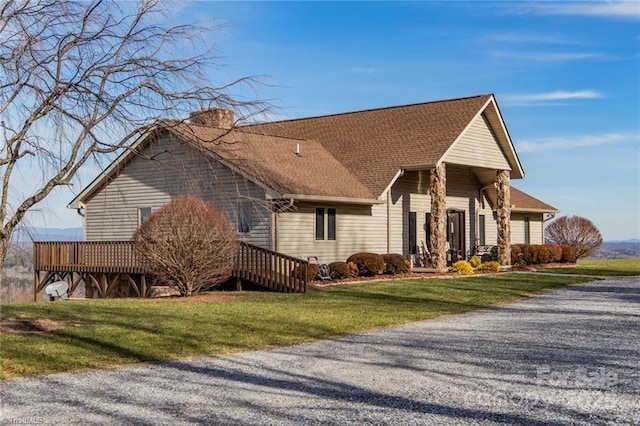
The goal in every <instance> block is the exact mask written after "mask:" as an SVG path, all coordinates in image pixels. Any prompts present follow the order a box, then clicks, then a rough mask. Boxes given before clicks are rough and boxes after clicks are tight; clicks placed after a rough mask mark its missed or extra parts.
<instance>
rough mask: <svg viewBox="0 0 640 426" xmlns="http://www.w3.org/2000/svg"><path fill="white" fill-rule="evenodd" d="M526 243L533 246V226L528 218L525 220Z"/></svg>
mask: <svg viewBox="0 0 640 426" xmlns="http://www.w3.org/2000/svg"><path fill="white" fill-rule="evenodd" d="M524 243H525V244H531V224H530V223H529V218H528V217H525V218H524Z"/></svg>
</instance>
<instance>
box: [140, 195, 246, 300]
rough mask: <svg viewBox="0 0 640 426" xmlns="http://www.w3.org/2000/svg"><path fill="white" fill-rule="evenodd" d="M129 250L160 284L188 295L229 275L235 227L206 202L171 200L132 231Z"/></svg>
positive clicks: (235, 243) (235, 250)
mask: <svg viewBox="0 0 640 426" xmlns="http://www.w3.org/2000/svg"><path fill="white" fill-rule="evenodd" d="M133 239H134V241H135V250H136V253H137V254H138V256H139V257H140V259H141V260H142V261H144V262H145V263H146V265H147V269H148V271H149V272H150V273H151V274H153V275H154V276H155V277H156V278H157V279H158V280H159V281H160V282H162V283H164V284H166V285H168V286H169V287H171V288H173V289H175V290H177V291H179V292H180V295H181V296H191V295H192V294H195V293H198V292H199V291H201V290H205V289H208V288H211V287H213V286H216V285H219V284H221V283H223V282H224V281H225V280H227V279H228V278H229V277H231V271H232V267H233V263H234V261H235V258H236V255H237V253H238V240H237V234H236V230H235V227H234V226H233V225H231V223H230V222H229V220H228V219H227V218H226V216H225V215H224V214H222V213H221V212H220V211H219V210H217V209H216V208H215V207H214V206H212V205H211V204H209V203H206V202H204V201H202V200H201V199H199V198H196V197H191V196H182V197H176V198H174V199H173V200H171V201H169V202H168V203H167V204H165V205H164V206H162V207H160V208H159V209H158V210H157V211H155V212H154V213H153V214H151V216H149V218H148V219H147V220H146V221H145V222H144V223H143V224H142V225H140V227H139V228H138V229H137V230H136V232H135V234H134V236H133Z"/></svg>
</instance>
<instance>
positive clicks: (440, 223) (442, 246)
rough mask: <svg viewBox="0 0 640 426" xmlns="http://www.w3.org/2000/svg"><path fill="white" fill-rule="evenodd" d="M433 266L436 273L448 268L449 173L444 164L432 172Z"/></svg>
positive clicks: (430, 179)
mask: <svg viewBox="0 0 640 426" xmlns="http://www.w3.org/2000/svg"><path fill="white" fill-rule="evenodd" d="M429 195H430V196H431V247H429V250H431V264H432V266H433V267H434V268H435V269H436V271H439V272H442V271H444V270H445V269H446V268H447V249H446V246H447V173H446V168H445V165H444V164H439V165H438V166H436V167H435V168H434V169H432V170H431V176H430V178H429Z"/></svg>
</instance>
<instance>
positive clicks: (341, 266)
mask: <svg viewBox="0 0 640 426" xmlns="http://www.w3.org/2000/svg"><path fill="white" fill-rule="evenodd" d="M329 273H330V275H331V278H333V279H334V280H339V279H342V278H351V277H355V275H352V273H351V268H350V267H349V264H348V263H347V262H331V263H330V264H329Z"/></svg>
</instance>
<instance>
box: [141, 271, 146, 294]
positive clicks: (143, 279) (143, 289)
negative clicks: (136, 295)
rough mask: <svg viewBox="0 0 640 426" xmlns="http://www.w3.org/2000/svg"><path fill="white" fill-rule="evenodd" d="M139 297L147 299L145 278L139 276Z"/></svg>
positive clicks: (143, 275)
mask: <svg viewBox="0 0 640 426" xmlns="http://www.w3.org/2000/svg"><path fill="white" fill-rule="evenodd" d="M140 297H147V276H146V275H145V274H140Z"/></svg>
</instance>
